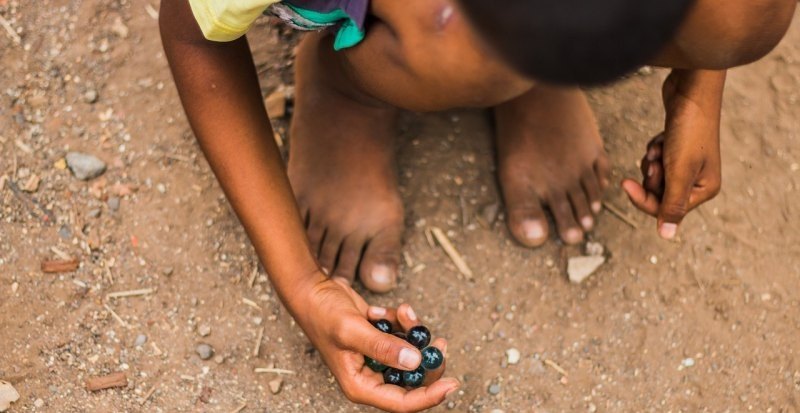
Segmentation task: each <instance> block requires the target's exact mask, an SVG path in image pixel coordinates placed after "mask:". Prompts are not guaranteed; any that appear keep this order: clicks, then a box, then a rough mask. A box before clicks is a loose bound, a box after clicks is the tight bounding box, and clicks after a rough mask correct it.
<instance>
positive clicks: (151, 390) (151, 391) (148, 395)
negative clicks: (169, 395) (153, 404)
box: [139, 383, 158, 406]
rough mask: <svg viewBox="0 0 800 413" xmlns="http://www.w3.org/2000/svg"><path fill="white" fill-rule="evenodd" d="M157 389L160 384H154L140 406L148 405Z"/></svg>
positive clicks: (140, 402)
mask: <svg viewBox="0 0 800 413" xmlns="http://www.w3.org/2000/svg"><path fill="white" fill-rule="evenodd" d="M156 389H158V383H156V384H154V385H153V387H152V388H151V389H150V391H148V392H147V394H145V395H144V398H142V400H140V401H139V406H144V404H145V403H147V400H149V399H150V396H152V395H153V393H155V392H156Z"/></svg>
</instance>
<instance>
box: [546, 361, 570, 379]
mask: <svg viewBox="0 0 800 413" xmlns="http://www.w3.org/2000/svg"><path fill="white" fill-rule="evenodd" d="M544 364H547V365H548V366H550V367H552V368H553V370H555V371H557V372H559V373H561V375H562V376H568V374H567V371H566V370H564V369H563V368H561V366H559V365H558V364H556V362H555V361H553V360H550V359H544Z"/></svg>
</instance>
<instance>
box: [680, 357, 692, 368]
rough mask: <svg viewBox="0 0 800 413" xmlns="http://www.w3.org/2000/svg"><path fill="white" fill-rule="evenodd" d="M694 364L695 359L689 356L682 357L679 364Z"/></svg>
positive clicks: (688, 365)
mask: <svg viewBox="0 0 800 413" xmlns="http://www.w3.org/2000/svg"><path fill="white" fill-rule="evenodd" d="M694 364H695V361H694V359H693V358H691V357H688V358H685V359H683V361H681V366H683V367H694Z"/></svg>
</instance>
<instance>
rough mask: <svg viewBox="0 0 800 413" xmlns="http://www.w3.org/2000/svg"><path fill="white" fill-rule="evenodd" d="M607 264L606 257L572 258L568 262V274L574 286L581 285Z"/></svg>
mask: <svg viewBox="0 0 800 413" xmlns="http://www.w3.org/2000/svg"><path fill="white" fill-rule="evenodd" d="M605 262H606V259H605V257H603V256H602V255H601V256H590V257H572V258H570V259H569V261H568V262H567V274H568V275H569V280H570V282H572V283H573V284H580V283H582V282H583V281H584V280H586V279H587V278H589V276H590V275H592V274H594V272H595V271H597V269H598V268H600V266H601V265H603V264H604V263H605Z"/></svg>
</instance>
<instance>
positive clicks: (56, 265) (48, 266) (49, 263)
mask: <svg viewBox="0 0 800 413" xmlns="http://www.w3.org/2000/svg"><path fill="white" fill-rule="evenodd" d="M79 265H80V261H78V260H77V259H76V258H73V259H71V260H45V261H42V272H43V273H45V274H58V273H62V272H72V271H75V270H77V269H78V266H79Z"/></svg>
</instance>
